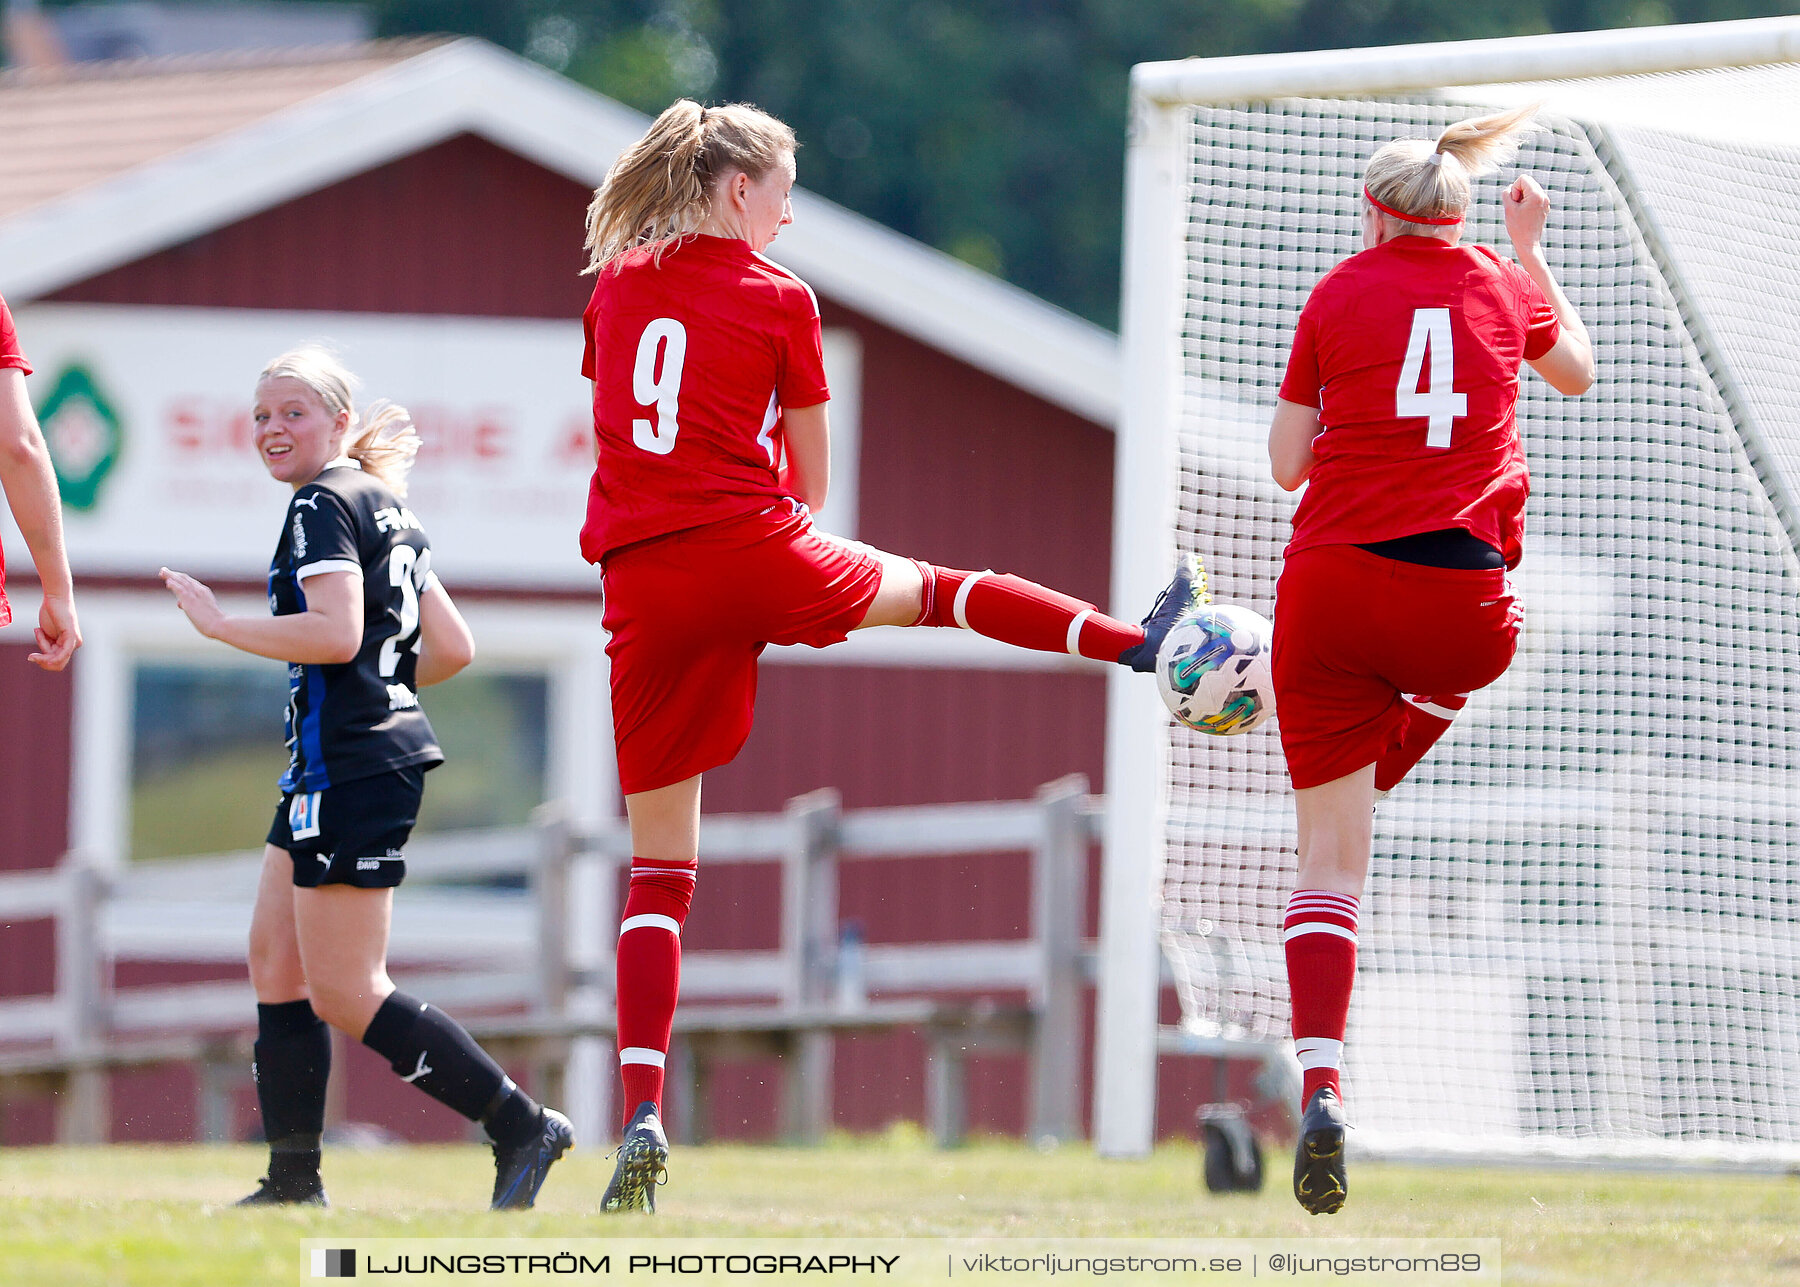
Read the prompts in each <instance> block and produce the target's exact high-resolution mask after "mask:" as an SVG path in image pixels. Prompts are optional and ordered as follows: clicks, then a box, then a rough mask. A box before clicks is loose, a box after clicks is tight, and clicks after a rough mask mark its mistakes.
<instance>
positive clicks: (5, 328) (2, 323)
mask: <svg viewBox="0 0 1800 1287" xmlns="http://www.w3.org/2000/svg"><path fill="white" fill-rule="evenodd" d="M9 367H10V368H12V369H13V370H16V371H23V372H24V373H25V374H26V375H30V374H31V363H29V362H27V361H26V360H25V355H24V354H23V353H21V352H20V351H19V333H18V331H16V330H15V329H13V319H12V310H11V309H9V308H8V307H7V306H6V301H5V300H3V299H0V370H5V369H7V368H9ZM11 621H12V607H11V605H10V604H8V603H7V602H6V552H5V551H4V550H0V626H4V625H7V624H8V623H9V622H11Z"/></svg>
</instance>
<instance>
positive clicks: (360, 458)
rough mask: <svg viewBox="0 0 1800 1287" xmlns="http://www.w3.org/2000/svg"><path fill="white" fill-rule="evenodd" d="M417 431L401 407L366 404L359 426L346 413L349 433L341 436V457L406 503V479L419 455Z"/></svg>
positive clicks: (382, 401) (380, 401)
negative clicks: (343, 455)
mask: <svg viewBox="0 0 1800 1287" xmlns="http://www.w3.org/2000/svg"><path fill="white" fill-rule="evenodd" d="M420 441H421V440H420V438H419V431H418V428H417V427H416V426H415V425H414V424H413V421H412V416H411V415H409V414H408V413H407V410H406V408H405V407H402V406H399V405H397V404H395V403H392V402H389V401H388V400H387V399H386V398H379V399H377V400H376V401H374V402H371V403H370V404H369V411H368V414H367V415H366V416H365V417H364V418H363V422H362V424H361V425H360V426H359V425H358V424H357V417H356V413H355V412H354V411H352V412H351V413H350V432H349V433H347V434H345V435H344V454H345V455H346V456H348V457H350V459H352V460H354V461H355V462H356V463H357V464H359V465H361V466H362V467H363V472H364V473H367V474H372V475H374V476H375V477H376V478H377V479H379V480H380V481H381V482H382V483H384V484H386V486H387V489H388V490H389V491H390V492H392V493H394V495H395V496H397V497H398V498H399V499H401V500H405V499H406V476H407V475H408V474H410V473H411V472H412V467H413V460H414V458H415V457H417V456H418V454H419V443H420Z"/></svg>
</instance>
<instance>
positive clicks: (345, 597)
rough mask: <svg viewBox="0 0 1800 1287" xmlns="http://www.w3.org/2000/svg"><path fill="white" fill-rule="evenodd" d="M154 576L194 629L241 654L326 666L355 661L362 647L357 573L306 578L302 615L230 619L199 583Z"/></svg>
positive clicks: (171, 574) (182, 576) (173, 575)
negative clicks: (165, 587)
mask: <svg viewBox="0 0 1800 1287" xmlns="http://www.w3.org/2000/svg"><path fill="white" fill-rule="evenodd" d="M158 575H160V576H161V577H162V580H163V584H164V585H166V586H168V587H169V593H170V594H173V595H174V596H175V606H176V607H178V608H180V609H181V610H182V611H183V612H185V613H187V617H188V620H189V621H191V622H193V623H194V629H196V630H198V631H199V632H200V633H201V634H203V635H205V636H206V637H207V638H208V639H217V640H218V641H219V642H220V643H225V644H230V645H231V646H232V647H233V648H237V649H239V650H241V651H243V652H247V653H252V654H254V655H255V656H258V657H269V658H272V659H273V660H275V661H286V662H292V663H295V664H297V665H302V666H330V665H342V664H343V663H345V662H351V661H355V660H356V654H357V652H358V651H360V650H361V648H362V636H363V601H362V596H363V583H362V574H361V573H359V572H320V573H318V574H317V575H314V576H309V577H307V578H306V580H305V581H304V582H302V583H301V584H303V585H304V586H305V587H306V611H305V612H295V613H291V614H289V615H288V616H285V617H261V616H258V617H234V616H230V615H228V614H227V613H226V612H225V610H224V609H222V608H220V607H219V603H218V600H217V599H215V598H214V597H213V592H212V590H211V589H209V588H208V587H207V586H206V585H205V584H204V583H203V582H200V581H196V580H195V579H194V578H193V577H191V576H189V575H188V574H187V573H185V572H175V571H172V570H170V569H169V568H163V569H162V570H161V571H160V572H159V574H158Z"/></svg>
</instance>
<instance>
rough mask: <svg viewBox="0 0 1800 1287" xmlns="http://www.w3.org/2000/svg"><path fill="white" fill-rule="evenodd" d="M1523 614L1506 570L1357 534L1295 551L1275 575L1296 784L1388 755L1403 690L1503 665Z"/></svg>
mask: <svg viewBox="0 0 1800 1287" xmlns="http://www.w3.org/2000/svg"><path fill="white" fill-rule="evenodd" d="M1522 619H1523V618H1522V614H1521V612H1520V609H1519V607H1518V605H1517V603H1516V602H1515V601H1514V599H1513V596H1512V591H1511V589H1510V587H1508V585H1507V582H1506V573H1505V571H1503V570H1502V569H1499V568H1495V569H1494V570H1492V571H1485V570H1468V569H1463V568H1430V567H1420V566H1419V565H1418V564H1415V563H1402V562H1400V561H1398V560H1396V559H1387V558H1383V557H1381V556H1380V555H1379V554H1371V553H1369V552H1368V551H1367V550H1362V549H1358V548H1357V547H1356V546H1354V545H1318V546H1314V547H1313V548H1311V549H1308V550H1302V551H1301V552H1300V553H1298V554H1295V555H1292V556H1290V557H1289V558H1288V560H1287V562H1286V563H1285V565H1284V566H1283V567H1282V571H1281V579H1280V581H1278V582H1277V583H1276V586H1275V656H1274V669H1275V675H1274V678H1275V712H1276V718H1277V719H1278V720H1279V721H1280V724H1281V749H1282V750H1283V751H1285V752H1286V753H1287V763H1288V776H1289V777H1290V778H1291V779H1293V783H1294V786H1295V787H1296V788H1302V789H1303V788H1306V787H1315V786H1323V785H1324V784H1325V783H1327V782H1334V781H1336V780H1337V779H1338V778H1341V777H1343V776H1345V775H1346V774H1349V773H1354V772H1355V771H1356V770H1358V769H1360V768H1362V767H1363V766H1364V765H1366V764H1373V763H1375V762H1376V761H1377V760H1380V759H1381V758H1382V756H1383V755H1385V754H1386V753H1387V752H1389V751H1390V750H1393V749H1395V748H1396V747H1398V746H1399V745H1400V743H1401V741H1402V740H1403V739H1404V738H1405V736H1406V727H1407V723H1408V720H1409V718H1410V716H1409V714H1408V712H1409V711H1410V710H1411V707H1410V706H1409V705H1408V703H1407V702H1406V700H1405V698H1404V696H1403V694H1416V693H1444V694H1449V693H1457V694H1466V693H1471V692H1473V691H1475V690H1476V689H1477V688H1485V687H1486V686H1487V685H1489V684H1491V683H1493V682H1494V681H1495V680H1496V679H1498V678H1500V676H1501V675H1502V674H1504V673H1505V672H1506V667H1507V666H1508V665H1509V664H1510V663H1511V662H1512V658H1513V652H1514V651H1515V650H1516V649H1517V647H1518V642H1519V627H1520V624H1521V622H1522Z"/></svg>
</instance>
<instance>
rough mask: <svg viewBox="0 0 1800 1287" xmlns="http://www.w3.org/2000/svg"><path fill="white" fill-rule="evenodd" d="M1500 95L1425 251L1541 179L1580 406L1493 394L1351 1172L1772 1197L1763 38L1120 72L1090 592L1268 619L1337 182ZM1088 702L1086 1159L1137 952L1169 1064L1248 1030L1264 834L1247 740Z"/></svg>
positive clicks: (1776, 787) (1271, 891)
mask: <svg viewBox="0 0 1800 1287" xmlns="http://www.w3.org/2000/svg"><path fill="white" fill-rule="evenodd" d="M1526 102H1542V103H1543V104H1544V110H1543V114H1542V117H1541V121H1542V124H1543V126H1544V128H1543V130H1542V131H1541V132H1540V133H1539V134H1538V135H1537V136H1535V137H1534V138H1533V139H1532V140H1531V141H1530V142H1529V143H1528V144H1527V146H1526V148H1525V149H1524V151H1523V152H1522V154H1521V156H1520V159H1519V161H1518V162H1517V164H1516V166H1515V167H1512V168H1509V169H1508V170H1507V171H1506V172H1504V173H1502V174H1500V175H1496V176H1491V177H1490V178H1488V179H1485V180H1483V181H1481V182H1480V183H1478V185H1477V193H1476V201H1475V205H1474V207H1473V208H1472V215H1471V221H1470V230H1469V233H1468V234H1467V235H1468V237H1469V239H1470V240H1473V241H1478V242H1482V243H1485V244H1490V245H1495V246H1498V247H1499V248H1501V249H1502V250H1506V249H1507V241H1506V238H1505V234H1504V231H1503V228H1502V225H1501V221H1500V207H1499V202H1498V194H1499V192H1500V191H1501V188H1502V186H1503V185H1504V183H1505V182H1507V181H1509V180H1510V178H1511V175H1512V174H1513V173H1516V172H1518V171H1520V170H1527V169H1528V170H1530V171H1531V172H1533V173H1534V174H1536V175H1537V176H1538V177H1539V178H1540V180H1541V181H1543V182H1544V185H1545V187H1546V188H1547V189H1549V191H1550V193H1551V197H1552V200H1553V203H1554V205H1553V211H1552V216H1551V228H1550V231H1549V234H1548V236H1547V238H1546V247H1547V251H1548V253H1549V256H1550V259H1551V262H1552V264H1553V266H1554V267H1555V269H1556V271H1557V272H1558V274H1559V277H1560V278H1561V280H1562V281H1563V283H1564V285H1565V288H1566V289H1567V290H1568V291H1569V294H1570V296H1571V298H1572V299H1573V300H1574V302H1575V304H1576V306H1577V308H1578V309H1579V310H1580V311H1581V313H1582V315H1583V317H1584V319H1586V320H1587V322H1588V325H1589V327H1590V330H1591V332H1592V334H1593V337H1594V340H1595V344H1596V350H1597V354H1598V358H1599V362H1600V367H1601V376H1600V381H1599V383H1598V384H1597V385H1596V387H1595V389H1594V390H1593V391H1592V392H1591V393H1590V394H1589V395H1588V396H1587V397H1586V398H1584V399H1578V400H1570V401H1565V400H1563V399H1561V398H1560V397H1557V396H1556V395H1554V394H1551V393H1548V392H1547V391H1546V389H1545V387H1544V386H1543V385H1542V383H1541V382H1538V381H1536V380H1535V378H1534V377H1532V376H1530V375H1529V373H1528V374H1527V376H1526V379H1525V380H1524V382H1523V383H1522V387H1521V398H1520V408H1519V417H1520V426H1521V430H1522V432H1523V434H1524V437H1525V441H1526V450H1527V454H1528V456H1529V457H1530V459H1531V463H1532V469H1533V477H1534V495H1533V498H1532V501H1531V505H1530V508H1529V510H1528V517H1527V538H1526V553H1525V562H1524V564H1523V566H1522V567H1521V568H1520V569H1519V573H1518V577H1517V580H1518V583H1519V585H1520V589H1521V593H1522V595H1523V598H1524V601H1525V606H1526V610H1527V630H1526V635H1525V638H1524V640H1523V643H1522V647H1521V651H1520V655H1519V658H1518V660H1517V661H1516V662H1515V664H1514V667H1513V669H1512V671H1511V672H1510V673H1509V674H1508V676H1507V677H1506V678H1505V679H1503V680H1502V681H1501V682H1500V683H1499V684H1497V685H1495V686H1494V687H1493V688H1491V689H1489V690H1487V691H1486V692H1484V693H1483V694H1480V695H1478V696H1477V697H1476V698H1475V700H1474V701H1473V702H1471V704H1470V708H1469V710H1468V711H1467V712H1465V714H1464V715H1463V717H1462V718H1461V719H1460V720H1459V721H1458V724H1457V725H1456V726H1455V727H1454V728H1453V729H1452V731H1451V732H1450V734H1449V735H1447V736H1446V738H1445V739H1444V741H1443V743H1441V744H1440V746H1439V747H1438V748H1437V750H1436V751H1434V753H1433V755H1432V756H1431V757H1430V758H1428V759H1427V761H1426V762H1425V763H1424V764H1423V765H1421V766H1420V768H1419V769H1418V770H1416V771H1415V773H1414V775H1413V777H1412V778H1410V779H1409V780H1408V781H1407V782H1406V783H1405V784H1403V785H1402V787H1401V788H1400V790H1399V791H1397V792H1396V793H1395V794H1394V796H1393V798H1392V799H1391V800H1390V801H1388V802H1387V803H1385V804H1384V805H1383V806H1382V809H1381V811H1380V812H1379V813H1378V815H1377V819H1376V846H1375V848H1376V856H1375V866H1374V871H1373V872H1372V875H1371V880H1370V885H1369V889H1368V893H1367V897H1366V901H1365V910H1364V921H1363V934H1362V940H1363V944H1362V959H1361V962H1360V964H1359V970H1358V984H1357V988H1358V990H1357V995H1356V999H1355V1001H1354V1002H1353V1004H1352V1011H1351V1032H1350V1037H1349V1044H1348V1047H1347V1051H1346V1058H1347V1063H1346V1079H1347V1080H1346V1088H1347V1095H1348V1099H1349V1102H1350V1107H1351V1114H1352V1120H1353V1121H1354V1122H1355V1123H1356V1124H1357V1126H1358V1130H1357V1131H1356V1132H1355V1133H1354V1134H1353V1137H1352V1143H1353V1145H1356V1146H1358V1147H1359V1148H1360V1149H1361V1151H1362V1152H1363V1153H1364V1155H1369V1154H1379V1153H1382V1152H1384V1151H1386V1152H1389V1153H1392V1154H1395V1155H1407V1156H1424V1155H1436V1156H1444V1157H1455V1156H1459V1155H1465V1154H1475V1153H1479V1155H1480V1156H1495V1155H1499V1154H1505V1153H1512V1154H1516V1155H1519V1156H1528V1157H1538V1158H1541V1159H1546V1160H1575V1161H1582V1162H1596V1161H1608V1160H1613V1161H1624V1162H1628V1163H1633V1164H1636V1163H1640V1162H1645V1161H1659V1160H1660V1161H1661V1162H1663V1163H1665V1164H1671V1165H1692V1164H1696V1163H1697V1162H1709V1161H1710V1162H1719V1163H1722V1164H1740V1165H1753V1166H1771V1167H1786V1166H1793V1165H1795V1164H1796V1163H1800V1102H1797V1101H1796V1100H1795V1099H1794V1097H1793V1096H1792V1094H1791V1093H1790V1091H1789V1089H1788V1087H1789V1083H1790V1082H1791V1079H1792V1077H1791V1074H1792V1069H1793V1068H1794V1067H1796V1066H1800V1000H1797V995H1800V935H1797V934H1796V933H1795V923H1796V922H1797V921H1800V643H1797V639H1800V561H1797V560H1796V553H1795V551H1796V546H1797V543H1800V542H1797V538H1800V528H1797V527H1796V519H1797V518H1800V508H1797V507H1796V504H1795V500H1794V498H1796V497H1800V338H1796V337H1800V133H1796V130H1795V122H1796V121H1800V18H1771V19H1760V20H1753V21H1744V22H1729V23H1712V24H1703V25H1693V26H1676V27H1657V28H1636V29H1632V30H1628V31H1604V32H1589V33H1582V34H1577V35H1553V36H1532V37H1521V38H1515V39H1505V40H1488V41H1467V42H1456V43H1449V44H1438V45H1414V46H1401V47H1390V48H1381V49H1362V50H1344V51H1320V52H1309V53H1299V54H1280V55H1270V56H1266V57H1260V56H1259V57H1234V58H1219V59H1207V60H1187V61H1183V62H1169V63H1148V64H1143V65H1140V66H1138V67H1137V68H1135V69H1134V71H1133V76H1132V102H1131V117H1130V131H1131V134H1130V146H1129V151H1128V155H1127V164H1126V214H1125V256H1124V261H1125V275H1124V298H1123V307H1122V319H1123V348H1124V361H1123V372H1124V380H1125V388H1124V398H1123V415H1122V418H1121V422H1120V425H1119V430H1118V445H1117V457H1116V465H1115V480H1114V544H1113V596H1114V601H1115V603H1116V604H1117V605H1119V606H1120V609H1121V610H1122V611H1125V612H1128V613H1130V614H1133V615H1135V614H1136V613H1137V612H1140V611H1141V610H1142V605H1143V604H1145V603H1147V602H1149V601H1150V600H1151V599H1152V598H1153V597H1154V596H1155V594H1156V592H1157V590H1158V589H1160V587H1161V586H1162V584H1163V583H1164V581H1165V580H1166V579H1167V574H1168V570H1169V568H1170V566H1171V565H1172V561H1173V558H1174V556H1175V554H1176V553H1177V552H1178V551H1187V550H1197V551H1198V552H1200V553H1201V554H1202V555H1203V556H1204V557H1205V559H1206V561H1207V564H1208V568H1209V571H1210V572H1211V574H1212V583H1213V590H1214V595H1215V598H1217V599H1220V600H1222V601H1228V602H1229V601H1236V602H1243V603H1247V604H1248V605H1250V606H1252V607H1255V608H1257V609H1258V610H1260V611H1263V612H1265V613H1267V612H1269V611H1271V608H1272V600H1273V588H1274V578H1275V575H1276V573H1277V572H1278V570H1279V564H1280V551H1281V547H1282V544H1283V543H1284V542H1285V539H1286V535H1287V526H1288V518H1289V516H1290V515H1291V513H1292V502H1291V498H1288V497H1286V496H1284V495H1283V494H1282V493H1281V492H1280V491H1279V489H1277V488H1276V487H1275V486H1274V484H1273V483H1272V482H1271V481H1270V480H1269V478H1268V474H1267V463H1266V457H1265V455H1264V447H1263V441H1264V434H1265V433H1266V428H1267V423H1268V417H1269V414H1270V413H1271V411H1272V409H1273V406H1274V399H1275V391H1276V389H1277V387H1278V386H1279V383H1280V379H1281V374H1282V369H1283V367H1284V364H1285V361H1286V355H1287V349H1288V344H1289V342H1290V341H1291V338H1292V334H1293V325H1294V321H1295V319H1296V318H1297V316H1298V313H1299V309H1300V306H1301V304H1302V303H1303V302H1304V300H1305V298H1306V294H1307V292H1308V291H1309V290H1310V288H1311V286H1312V285H1313V284H1314V283H1315V282H1316V281H1317V280H1318V278H1319V277H1320V276H1321V275H1322V274H1323V273H1324V272H1325V271H1326V270H1327V269H1328V268H1329V267H1330V266H1331V265H1332V264H1334V263H1336V262H1337V261H1338V260H1340V259H1342V258H1343V257H1345V256H1346V255H1348V254H1351V253H1353V252H1354V251H1355V250H1357V249H1359V248H1360V242H1359V239H1358V238H1359V233H1358V226H1357V204H1356V200H1357V193H1358V190H1359V176H1360V173H1361V168H1362V165H1363V163H1364V162H1365V161H1366V160H1367V158H1368V156H1369V155H1370V154H1371V153H1372V152H1373V151H1374V149H1375V148H1376V147H1378V146H1379V145H1380V144H1381V143H1383V142H1386V141H1388V140H1389V139H1392V138H1399V137H1408V136H1411V137H1426V136H1428V135H1429V134H1433V133H1435V131H1436V130H1437V129H1440V128H1442V126H1443V125H1445V124H1447V123H1449V122H1450V121H1453V120H1456V119H1460V118H1461V117H1464V116H1468V115H1473V114H1477V113H1478V112H1480V111H1481V110H1484V109H1490V108H1495V107H1503V106H1512V105H1515V104H1519V103H1526ZM1346 629H1354V623H1353V622H1350V623H1346ZM1108 699H1109V704H1108V728H1107V760H1106V788H1107V798H1108V812H1107V824H1106V836H1105V839H1106V846H1105V855H1106V856H1105V867H1104V876H1103V880H1102V905H1101V944H1100V963H1099V976H1100V977H1099V988H1100V992H1099V1001H1098V1022H1097V1025H1096V1045H1097V1048H1096V1054H1095V1069H1096V1077H1095V1087H1094V1131H1095V1142H1096V1145H1097V1147H1098V1149H1099V1151H1100V1152H1101V1153H1102V1154H1104V1155H1108V1156H1116V1157H1125V1156H1137V1155H1141V1154H1143V1153H1145V1152H1147V1151H1148V1150H1149V1148H1150V1146H1151V1143H1152V1138H1153V1134H1154V1132H1155V1130H1156V1123H1155V1121H1154V1111H1155V1092H1156V1081H1155V1065H1156V1051H1157V1032H1158V1028H1157V1001H1158V992H1159V986H1158V974H1159V971H1160V969H1161V968H1162V966H1163V964H1164V963H1165V962H1166V965H1167V966H1168V968H1169V970H1170V971H1171V972H1172V974H1173V976H1174V979H1175V982H1176V985H1177V990H1178V992H1179V994H1180V996H1181V1002H1182V1014H1183V1024H1184V1026H1185V1027H1187V1028H1188V1029H1189V1031H1191V1032H1194V1033H1198V1034H1202V1035H1207V1036H1214V1037H1220V1038H1228V1039H1232V1040H1252V1041H1256V1040H1261V1041H1279V1040H1283V1039H1285V1035H1286V1023H1287V993H1286V981H1285V972H1284V969H1283V965H1282V961H1281V951H1280V944H1279V939H1278V934H1277V927H1278V925H1279V922H1280V914H1281V907H1282V905H1283V903H1284V902H1285V899H1286V895H1287V892H1288V888H1289V885H1290V884H1291V880H1292V871H1293V853H1292V848H1293V831H1292V827H1293V824H1292V818H1291V813H1292V802H1291V800H1289V799H1288V798H1287V797H1288V790H1287V785H1286V779H1285V774H1284V771H1283V765H1282V761H1281V756H1280V747H1279V741H1278V738H1277V735H1276V732H1275V731H1274V728H1273V727H1271V726H1265V728H1264V729H1262V730H1258V731H1256V732H1253V733H1250V734H1248V735H1245V736H1242V737H1237V738H1222V739H1211V738H1206V737H1203V736H1201V735H1198V734H1191V733H1189V732H1187V731H1186V730H1172V729H1171V725H1170V721H1169V720H1168V719H1167V717H1166V715H1165V713H1164V711H1163V709H1162V707H1161V704H1160V702H1159V701H1158V698H1157V696H1156V693H1155V691H1154V687H1153V685H1151V684H1148V683H1145V682H1144V681H1143V680H1142V678H1141V677H1138V676H1133V675H1128V674H1123V673H1121V674H1117V675H1114V676H1113V677H1112V679H1111V682H1110V687H1109V690H1108ZM1277 719H1279V712H1277ZM1159 949H1160V951H1159ZM1185 1125H1186V1123H1172V1122H1171V1123H1164V1124H1163V1129H1164V1130H1165V1132H1168V1131H1174V1130H1179V1129H1181V1128H1182V1127H1184V1126H1185Z"/></svg>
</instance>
